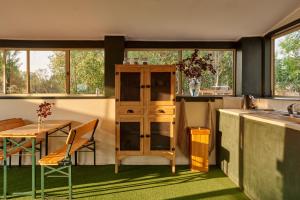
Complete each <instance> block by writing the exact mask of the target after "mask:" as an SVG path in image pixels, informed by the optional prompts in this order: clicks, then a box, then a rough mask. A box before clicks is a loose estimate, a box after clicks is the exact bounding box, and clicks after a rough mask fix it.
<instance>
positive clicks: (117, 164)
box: [115, 160, 119, 174]
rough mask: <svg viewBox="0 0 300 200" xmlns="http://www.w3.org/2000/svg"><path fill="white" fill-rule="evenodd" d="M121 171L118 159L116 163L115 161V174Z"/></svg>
mask: <svg viewBox="0 0 300 200" xmlns="http://www.w3.org/2000/svg"><path fill="white" fill-rule="evenodd" d="M118 172H119V161H118V160H116V163H115V174H117V173H118Z"/></svg>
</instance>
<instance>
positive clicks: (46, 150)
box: [45, 133, 49, 156]
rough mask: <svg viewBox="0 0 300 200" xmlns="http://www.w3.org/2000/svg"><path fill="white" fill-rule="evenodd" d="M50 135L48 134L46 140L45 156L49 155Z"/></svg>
mask: <svg viewBox="0 0 300 200" xmlns="http://www.w3.org/2000/svg"><path fill="white" fill-rule="evenodd" d="M48 137H49V136H48V133H46V138H45V156H47V155H48Z"/></svg>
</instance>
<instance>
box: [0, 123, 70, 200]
mask: <svg viewBox="0 0 300 200" xmlns="http://www.w3.org/2000/svg"><path fill="white" fill-rule="evenodd" d="M65 127H69V129H70V128H71V121H69V120H47V121H45V122H43V124H42V125H38V124H29V125H26V126H21V127H18V128H14V129H10V130H6V131H2V132H0V138H3V158H4V159H3V198H4V199H6V198H7V154H8V153H9V152H8V150H7V145H6V144H7V142H11V143H12V145H13V146H12V147H11V148H10V149H9V151H12V150H13V149H14V148H19V147H21V148H23V150H24V151H26V152H29V153H30V154H31V162H32V163H31V164H32V168H31V169H32V176H31V178H32V188H31V189H32V191H31V192H30V193H31V195H32V199H35V195H36V188H35V165H36V159H35V145H36V143H35V142H36V138H45V137H47V136H48V134H51V133H53V132H56V131H59V130H62V129H63V128H65ZM11 138H14V139H15V138H24V139H25V140H20V142H16V141H15V140H12V139H11ZM28 140H31V148H26V147H24V146H22V145H24V144H25V143H26V142H28ZM46 145H48V144H46ZM46 148H47V146H46Z"/></svg>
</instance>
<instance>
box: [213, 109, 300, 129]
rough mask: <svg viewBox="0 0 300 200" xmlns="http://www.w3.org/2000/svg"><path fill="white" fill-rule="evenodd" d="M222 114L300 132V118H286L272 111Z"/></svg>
mask: <svg viewBox="0 0 300 200" xmlns="http://www.w3.org/2000/svg"><path fill="white" fill-rule="evenodd" d="M219 111H220V112H221V113H227V114H232V115H235V116H241V117H244V118H247V119H251V120H257V121H260V122H265V123H269V124H273V125H277V126H281V127H286V128H291V129H294V130H298V131H300V118H292V117H289V116H284V115H283V113H282V112H279V111H270V110H243V109H219Z"/></svg>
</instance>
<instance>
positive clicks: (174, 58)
mask: <svg viewBox="0 0 300 200" xmlns="http://www.w3.org/2000/svg"><path fill="white" fill-rule="evenodd" d="M125 57H126V58H128V59H134V58H138V59H139V60H140V61H142V60H143V59H146V60H147V62H148V64H152V65H167V64H175V63H177V62H178V58H179V51H178V50H130V51H127V55H125Z"/></svg>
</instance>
